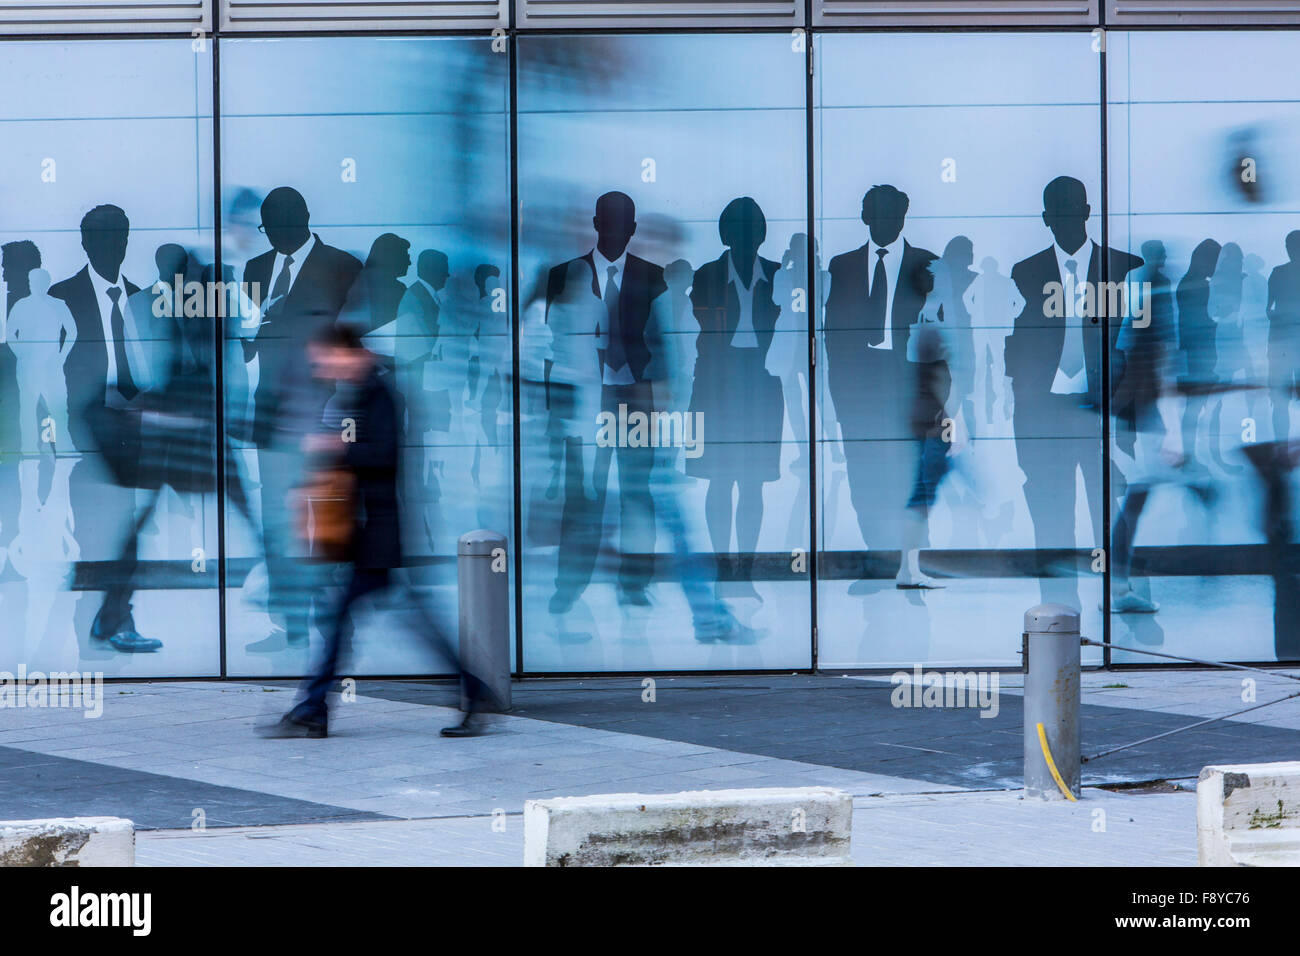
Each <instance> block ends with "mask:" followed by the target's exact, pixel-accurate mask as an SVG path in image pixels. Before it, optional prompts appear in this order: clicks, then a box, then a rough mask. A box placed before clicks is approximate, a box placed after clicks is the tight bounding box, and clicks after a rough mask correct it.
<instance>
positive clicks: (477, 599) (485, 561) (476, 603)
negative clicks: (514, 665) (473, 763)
mask: <svg viewBox="0 0 1300 956" xmlns="http://www.w3.org/2000/svg"><path fill="white" fill-rule="evenodd" d="M456 562H457V564H456V572H457V580H458V585H459V589H458V590H459V595H458V596H459V602H460V664H461V668H462V670H465V671H468V672H469V673H471V674H473V675H474V676H475V677H477V678H478V679H479V680H481V681H482V682H483V683H484V684H486V685H487V689H488V691H489V692H490V693H491V695H492V698H493V700H492V701H491V702H490V703H488V702H484V704H483V706H482V707H481V708H480V709H482V710H489V709H490V710H509V709H510V572H509V562H508V560H507V552H506V539H505V536H504V535H500V534H497V533H496V532H495V531H483V530H479V531H470V532H468V533H467V534H463V535H461V536H460V541H459V543H458V546H457V549H456ZM460 709H461V710H468V709H469V700H468V698H467V697H466V695H465V690H464V687H463V686H462V688H461V698H460Z"/></svg>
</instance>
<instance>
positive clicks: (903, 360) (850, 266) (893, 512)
mask: <svg viewBox="0 0 1300 956" xmlns="http://www.w3.org/2000/svg"><path fill="white" fill-rule="evenodd" d="M908 205H909V203H908V198H907V194H906V193H904V192H901V191H900V190H898V189H896V188H894V187H893V186H888V185H884V186H872V187H871V189H869V190H868V191H867V194H866V195H865V196H864V197H863V198H862V222H863V223H864V224H865V225H866V227H867V230H868V232H869V234H870V238H869V240H868V241H867V242H865V243H863V244H862V245H861V246H859V247H858V248H857V249H854V250H853V251H851V252H845V253H842V254H841V255H838V256H836V257H835V258H833V259H831V262H830V274H831V288H830V295H829V296H828V298H827V300H826V320H825V341H826V359H827V364H828V366H829V367H828V371H827V378H828V384H829V386H830V392H831V400H832V402H833V403H834V405H835V410H836V414H837V415H838V416H839V425H840V434H841V436H842V438H843V443H844V458H845V468H846V471H847V474H848V481H849V497H850V499H851V500H852V502H853V508H854V510H855V511H856V512H857V515H858V526H859V528H860V529H861V531H862V539H863V542H864V543H865V544H866V545H867V546H868V547H880V546H881V544H882V537H883V535H882V531H884V530H885V529H899V528H901V521H902V517H903V506H904V504H905V502H906V500H907V495H908V491H909V489H910V488H911V477H912V475H911V473H912V470H913V462H912V448H913V439H912V432H911V425H910V421H911V418H910V415H911V405H910V403H911V397H912V393H913V391H914V389H913V388H912V380H911V375H910V374H909V373H908V367H907V337H908V330H909V328H910V327H911V326H912V325H914V324H915V323H916V321H917V317H918V316H919V315H920V312H921V306H923V305H924V304H925V299H926V294H927V293H928V291H929V288H930V283H931V277H930V273H929V265H930V263H931V262H932V261H933V260H934V259H935V258H936V256H935V254H934V253H933V252H930V251H928V250H926V249H920V248H918V247H916V246H913V245H912V244H911V243H910V242H908V241H907V240H906V239H905V238H903V225H904V221H905V219H906V217H907V209H908ZM882 440H885V441H891V442H897V443H898V444H892V445H883V444H880V442H881V441H882ZM893 537H895V535H893V534H890V535H888V538H890V539H892V538H893Z"/></svg>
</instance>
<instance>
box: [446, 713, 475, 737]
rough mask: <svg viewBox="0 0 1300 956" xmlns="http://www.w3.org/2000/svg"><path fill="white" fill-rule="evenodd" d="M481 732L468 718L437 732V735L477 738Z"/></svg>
mask: <svg viewBox="0 0 1300 956" xmlns="http://www.w3.org/2000/svg"><path fill="white" fill-rule="evenodd" d="M482 732H483V731H482V729H481V728H480V727H479V726H478V724H476V723H474V722H473V721H471V720H470V719H469V718H468V717H466V718H465V719H464V720H462V721H461V722H460V723H459V724H455V725H453V726H451V727H444V728H442V730H441V731H439V733H441V734H442V736H444V737H477V736H478V735H479V734H481V733H482Z"/></svg>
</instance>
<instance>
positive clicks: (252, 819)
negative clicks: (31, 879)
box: [0, 747, 394, 830]
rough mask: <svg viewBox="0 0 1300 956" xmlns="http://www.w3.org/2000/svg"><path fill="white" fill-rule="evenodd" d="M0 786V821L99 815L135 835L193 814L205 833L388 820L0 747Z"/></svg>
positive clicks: (183, 825) (180, 823) (177, 824)
mask: <svg viewBox="0 0 1300 956" xmlns="http://www.w3.org/2000/svg"><path fill="white" fill-rule="evenodd" d="M0 781H2V784H0V820H35V819H41V818H45V817H95V816H106V817H125V818H126V819H128V820H131V821H133V822H134V823H135V825H136V828H137V829H141V830H157V829H188V828H189V827H190V826H191V825H192V824H193V822H194V816H193V814H194V810H195V809H196V808H202V810H203V812H204V814H205V815H206V821H205V822H206V825H207V826H209V827H232V826H253V825H257V826H271V825H275V824H282V823H327V822H338V821H349V820H390V819H394V818H393V817H389V816H386V815H384V814H380V813H369V812H365V811H359V810H349V809H347V808H345V807H332V806H329V805H328V804H324V803H313V802H311V801H309V800H294V799H291V798H288V797H277V796H273V795H271V794H267V793H258V792H257V791H255V790H241V789H238V788H236V787H221V786H216V785H214V784H208V783H199V782H197V781H193V780H184V779H182V778H180V777H168V776H164V775H162V774H155V773H145V772H143V771H140V770H123V769H121V768H120V767H111V766H108V765H106V764H100V763H92V762H90V761H87V760H71V759H69V758H67V757H55V756H50V755H47V754H38V753H32V752H31V751H27V750H19V749H17V748H14V747H0Z"/></svg>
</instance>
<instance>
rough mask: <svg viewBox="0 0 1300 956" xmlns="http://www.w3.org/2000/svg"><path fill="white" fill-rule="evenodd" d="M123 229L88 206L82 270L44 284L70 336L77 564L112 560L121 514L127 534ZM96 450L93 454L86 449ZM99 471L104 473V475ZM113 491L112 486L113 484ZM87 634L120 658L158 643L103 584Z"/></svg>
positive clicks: (123, 220)
mask: <svg viewBox="0 0 1300 956" xmlns="http://www.w3.org/2000/svg"><path fill="white" fill-rule="evenodd" d="M130 229H131V224H130V221H129V220H128V219H127V217H126V213H125V212H123V211H122V210H121V209H120V208H119V207H117V206H112V205H102V206H96V207H95V208H94V209H92V210H90V212H88V213H86V215H85V216H84V217H83V218H82V220H81V247H82V248H83V249H84V250H85V252H86V257H87V259H88V262H87V265H86V266H85V268H83V269H82V270H81V271H80V272H78V273H77V274H76V275H74V276H72V277H71V278H69V279H65V280H63V281H62V282H60V283H58V284H57V285H54V286H51V287H50V295H51V296H53V297H54V298H56V299H62V300H63V301H64V303H66V305H67V306H68V310H69V311H70V312H71V313H72V318H73V321H74V322H75V323H76V327H77V340H76V342H74V343H73V345H72V347H71V348H70V349H69V350H68V355H67V359H66V360H65V361H64V364H63V370H64V374H65V379H66V382H67V392H68V412H69V422H68V429H69V431H70V432H71V433H72V440H73V444H75V445H76V447H77V449H78V450H79V451H80V452H82V453H83V457H82V459H81V460H80V461H78V462H77V465H76V467H74V468H73V470H72V474H71V476H70V479H69V492H70V497H71V502H72V512H73V519H74V522H75V527H76V534H77V542H78V544H79V545H80V549H81V555H82V557H83V558H89V559H95V558H101V559H102V558H104V557H108V556H109V555H110V554H113V553H114V552H113V547H114V544H113V542H114V541H115V540H117V539H120V537H121V522H122V521H123V517H124V516H125V518H126V521H127V523H128V526H129V527H130V528H132V529H134V527H135V524H136V520H137V513H136V512H137V507H136V495H135V488H136V485H137V484H138V472H137V468H138V458H139V445H140V434H139V422H138V419H137V418H136V417H135V416H133V415H132V414H130V413H129V411H128V408H127V407H128V406H129V405H130V403H131V402H132V400H133V399H135V398H136V396H137V395H138V394H139V388H138V387H137V386H136V382H135V376H134V374H133V372H132V361H134V360H135V357H136V356H138V355H139V354H140V353H139V352H138V351H136V350H135V349H133V348H129V346H130V345H132V344H133V343H132V342H129V341H128V337H130V338H132V339H135V340H138V339H139V330H137V329H134V328H132V329H130V330H128V328H127V320H126V315H125V312H124V308H123V307H124V305H125V301H124V300H125V299H129V298H130V297H131V296H133V295H135V294H136V293H137V292H139V291H140V290H139V287H138V286H136V285H135V284H134V283H132V282H130V281H129V280H127V279H126V277H124V276H123V275H122V274H121V268H122V261H123V259H125V258H126V245H127V238H128V236H129V234H130ZM90 451H98V452H100V454H99V455H87V454H85V453H86V452H90ZM105 469H107V471H106V470H105ZM115 486H116V487H115ZM115 557H116V562H115V564H114V565H113V569H112V575H111V576H112V579H113V580H114V581H115V582H120V581H129V580H130V579H131V578H132V576H133V575H134V572H135V565H136V536H135V534H134V531H133V530H132V531H131V532H129V533H128V534H127V535H126V538H125V544H124V545H123V547H122V548H121V550H120V551H119V552H118V553H116V554H115ZM90 637H91V640H92V642H95V643H96V644H101V646H102V644H104V643H106V644H107V645H109V646H111V647H113V648H115V649H117V650H119V651H126V652H140V651H154V650H157V649H158V648H159V647H161V646H162V642H161V641H159V640H156V639H154V638H147V637H144V636H142V635H141V634H140V633H139V632H138V631H137V630H136V627H135V619H134V616H133V615H132V612H131V601H130V591H129V589H127V590H124V589H122V588H119V587H117V586H116V584H115V585H114V586H112V587H110V588H109V589H108V590H107V591H106V593H105V595H104V601H103V603H102V604H101V606H100V608H99V611H98V612H97V613H96V615H95V619H94V621H93V623H92V624H91V627H90Z"/></svg>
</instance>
